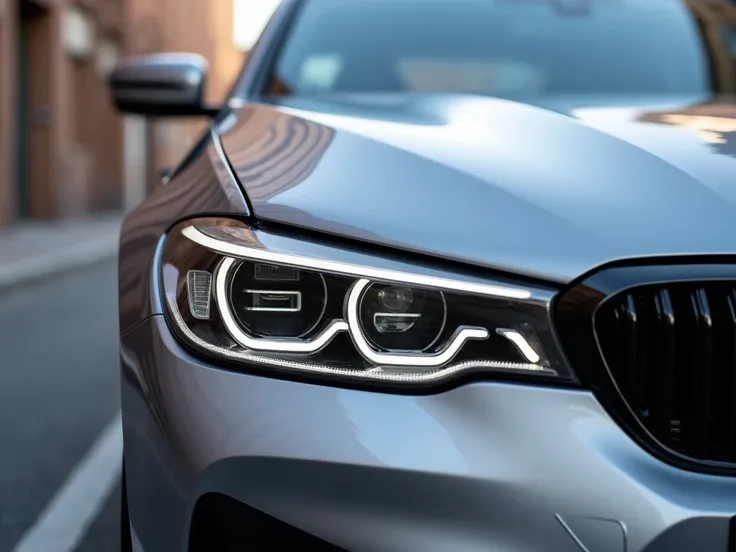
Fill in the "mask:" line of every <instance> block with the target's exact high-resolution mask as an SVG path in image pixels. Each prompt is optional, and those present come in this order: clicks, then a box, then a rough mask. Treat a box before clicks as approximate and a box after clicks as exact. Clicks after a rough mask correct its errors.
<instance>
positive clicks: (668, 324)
mask: <svg viewBox="0 0 736 552" xmlns="http://www.w3.org/2000/svg"><path fill="white" fill-rule="evenodd" d="M653 302H654V310H655V313H656V318H655V324H656V329H657V334H658V335H657V340H656V343H657V347H656V349H657V350H658V351H659V353H658V354H657V356H656V376H655V382H656V383H655V385H653V386H652V396H651V400H652V403H653V404H654V408H653V409H652V413H651V416H652V424H653V426H654V427H655V428H656V429H657V431H658V433H659V434H661V435H663V436H664V438H665V440H666V444H667V445H668V446H669V444H670V442H671V441H675V442H677V441H679V431H680V428H679V427H675V426H674V425H673V420H674V402H675V385H674V383H675V311H674V308H673V306H672V298H671V297H670V293H669V291H668V290H666V289H663V290H659V291H658V292H656V293H654V296H653Z"/></svg>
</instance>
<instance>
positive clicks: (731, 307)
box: [726, 290, 736, 459]
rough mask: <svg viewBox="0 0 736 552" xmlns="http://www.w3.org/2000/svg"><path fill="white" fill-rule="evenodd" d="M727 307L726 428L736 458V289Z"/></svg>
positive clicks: (729, 297) (730, 453)
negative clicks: (729, 374) (727, 416)
mask: <svg viewBox="0 0 736 552" xmlns="http://www.w3.org/2000/svg"><path fill="white" fill-rule="evenodd" d="M727 309H728V311H727V312H728V322H729V324H730V326H731V328H730V334H731V355H730V358H729V359H728V360H729V362H728V368H730V372H731V381H730V382H729V383H730V385H728V387H727V388H726V390H727V391H729V390H730V392H731V400H730V402H729V403H728V410H729V423H728V426H729V427H728V428H727V429H726V443H727V449H728V457H729V458H734V459H736V291H734V290H731V293H730V294H729V295H728V298H727ZM727 400H728V397H727ZM729 433H730V435H729ZM729 437H730V438H729Z"/></svg>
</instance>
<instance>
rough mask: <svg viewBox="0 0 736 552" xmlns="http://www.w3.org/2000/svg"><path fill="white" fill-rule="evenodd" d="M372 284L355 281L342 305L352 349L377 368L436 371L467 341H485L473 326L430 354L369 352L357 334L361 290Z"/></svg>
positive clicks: (360, 333) (483, 330)
mask: <svg viewBox="0 0 736 552" xmlns="http://www.w3.org/2000/svg"><path fill="white" fill-rule="evenodd" d="M371 284H372V282H371V281H370V280H366V279H365V278H362V279H360V280H358V281H356V282H355V283H354V284H353V285H352V286H351V287H350V290H349V291H348V295H347V300H346V301H345V319H346V320H347V322H348V332H349V333H350V337H351V338H352V340H353V343H354V344H355V348H356V349H358V352H359V353H360V354H361V355H363V357H364V358H365V359H366V360H368V361H370V362H372V363H373V364H375V365H378V366H404V367H413V368H439V367H441V366H443V365H444V364H447V363H448V362H451V361H452V359H454V358H455V356H457V354H458V353H459V352H460V350H461V349H462V348H463V345H465V342H466V341H469V340H471V339H488V337H489V336H490V333H489V332H488V330H487V329H486V328H480V327H477V326H461V327H459V328H458V329H457V331H456V332H455V333H454V334H453V335H452V337H451V338H450V341H449V342H448V343H447V345H445V346H444V347H443V348H442V349H441V350H440V351H438V352H436V353H433V354H423V353H379V352H378V351H376V350H375V349H373V348H372V347H371V346H370V344H369V342H368V339H367V338H366V336H365V335H364V334H363V331H362V330H361V323H360V313H359V311H360V299H361V298H362V296H363V293H364V292H365V290H366V289H367V288H368V287H369V286H370V285H371Z"/></svg>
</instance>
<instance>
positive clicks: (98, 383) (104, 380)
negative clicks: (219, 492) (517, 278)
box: [0, 0, 736, 552]
mask: <svg viewBox="0 0 736 552" xmlns="http://www.w3.org/2000/svg"><path fill="white" fill-rule="evenodd" d="M644 1H646V0H644ZM687 1H688V3H689V4H691V7H692V9H693V11H694V13H696V15H697V17H698V20H699V22H700V24H701V25H702V29H703V31H704V33H705V34H706V35H707V36H708V38H709V40H713V41H714V43H716V42H718V40H721V41H722V43H723V44H725V45H726V46H725V47H719V48H717V52H718V56H717V59H716V60H715V62H716V65H717V66H718V67H717V72H718V73H719V74H721V75H724V77H723V78H724V79H726V80H724V83H725V84H724V86H726V85H728V86H729V87H730V88H729V89H733V88H734V87H736V80H734V78H735V77H734V73H733V59H734V58H736V32H735V31H734V29H736V0H687ZM277 4H278V0H0V552H5V551H14V552H70V551H73V550H75V551H106V550H110V551H112V550H118V546H119V540H118V538H119V537H118V522H119V501H120V493H119V489H120V466H121V459H122V437H121V434H120V420H119V386H118V366H119V350H118V321H117V272H116V270H117V267H116V253H117V242H118V233H119V228H120V224H121V221H122V217H123V216H124V213H125V212H127V211H129V210H130V209H133V208H134V207H135V206H136V205H137V204H138V203H140V202H141V201H142V200H143V199H144V198H145V196H146V194H147V191H148V190H149V189H150V187H151V184H152V183H153V182H155V181H157V180H158V178H159V175H160V174H161V171H163V170H164V169H166V168H167V167H171V166H173V165H175V164H176V163H177V162H178V161H179V159H180V158H181V157H182V155H183V154H184V153H186V151H187V149H188V148H189V147H190V145H191V144H192V142H193V141H194V140H195V139H196V138H197V136H198V135H199V133H201V132H202V131H203V130H204V129H205V127H206V125H207V121H204V120H192V121H176V122H173V121H167V120H160V121H155V122H154V121H146V120H143V119H141V118H137V117H124V118H123V117H120V116H119V115H117V114H116V113H115V111H114V110H113V108H112V105H111V103H110V95H109V93H108V90H107V89H106V80H107V77H108V75H109V73H110V71H111V70H112V68H113V67H114V65H115V63H116V61H117V60H118V59H121V58H123V57H127V56H132V55H139V54H147V53H154V52H162V51H186V52H195V53H199V54H201V55H203V56H204V57H205V58H206V59H207V60H208V61H209V63H210V72H209V75H210V79H209V82H208V90H207V95H208V100H209V101H210V102H211V103H217V102H220V101H222V100H223V99H224V97H225V95H226V94H227V92H228V90H229V88H230V86H231V84H232V82H233V80H234V79H235V77H236V76H237V74H238V73H239V71H240V70H241V67H242V64H243V62H244V60H245V59H246V58H247V55H248V50H249V49H250V48H251V47H252V46H253V43H254V42H255V40H256V38H257V37H258V35H259V34H260V32H261V30H262V28H263V26H264V25H265V23H266V22H267V20H268V18H269V16H270V14H271V13H272V11H273V10H274V9H275V7H276V5H277ZM652 32H656V29H653V30H652ZM721 33H723V34H721ZM719 37H720V39H719ZM714 109H715V108H712V107H710V106H708V105H704V106H702V107H697V108H694V109H692V110H690V111H688V112H682V113H680V112H678V113H671V114H662V113H657V114H653V115H651V116H648V117H651V120H652V121H653V122H662V123H666V124H673V125H682V126H687V127H690V128H692V129H693V130H694V131H696V132H701V133H706V136H707V137H709V139H710V140H712V141H713V142H714V143H715V144H716V145H718V144H721V142H722V140H723V136H722V134H723V133H729V132H733V127H727V128H726V127H724V126H723V125H724V123H723V121H725V120H726V118H727V117H732V115H733V106H729V107H728V110H729V112H728V113H722V112H720V111H714ZM718 109H724V108H718ZM719 117H720V118H719ZM647 120H648V119H647ZM714 125H715V126H714ZM717 125H720V126H717ZM714 133H715V134H714ZM90 459H94V462H92V461H91V460H90ZM91 465H95V466H100V465H102V466H104V467H103V468H102V469H97V470H95V469H80V466H91ZM70 505H71V506H70ZM59 520H61V521H62V522H60V521H59Z"/></svg>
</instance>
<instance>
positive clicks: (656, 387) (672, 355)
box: [595, 282, 736, 463]
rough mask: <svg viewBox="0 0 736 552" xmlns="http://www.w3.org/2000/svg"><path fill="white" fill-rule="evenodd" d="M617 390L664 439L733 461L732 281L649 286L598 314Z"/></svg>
mask: <svg viewBox="0 0 736 552" xmlns="http://www.w3.org/2000/svg"><path fill="white" fill-rule="evenodd" d="M595 331H596V336H597V338H598V342H599V345H600V347H601V352H602V354H603V357H604V359H605V361H606V364H607V366H608V368H609V370H610V372H611V376H612V377H613V379H614V381H615V383H616V385H617V387H618V389H619V391H620V392H621V394H622V396H623V398H624V400H625V401H626V402H627V404H628V405H629V407H630V408H631V410H632V411H633V413H634V415H635V416H636V417H637V418H638V419H639V421H640V422H641V424H642V425H643V426H644V427H645V428H646V429H647V430H648V431H649V433H650V434H651V435H652V436H653V437H654V438H655V439H656V440H657V441H659V443H660V444H661V445H664V446H665V447H668V448H670V449H671V450H673V451H675V452H678V453H680V454H682V455H685V456H688V457H691V458H693V459H697V460H701V461H702V460H705V461H716V462H726V463H736V282H697V283H690V282H687V283H673V284H667V285H651V286H645V287H639V288H635V289H633V290H627V291H625V292H622V293H619V294H618V295H616V296H614V297H613V298H611V299H609V300H607V301H605V302H604V303H603V304H602V305H601V307H600V308H599V310H598V312H597V313H596V315H595Z"/></svg>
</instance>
